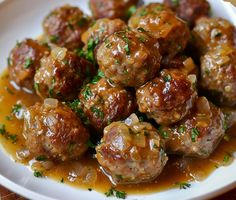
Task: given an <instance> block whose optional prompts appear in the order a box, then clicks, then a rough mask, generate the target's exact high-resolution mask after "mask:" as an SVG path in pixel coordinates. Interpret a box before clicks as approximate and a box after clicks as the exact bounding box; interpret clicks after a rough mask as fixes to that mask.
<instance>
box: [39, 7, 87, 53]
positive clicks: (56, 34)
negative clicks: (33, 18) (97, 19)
mask: <svg viewBox="0 0 236 200" xmlns="http://www.w3.org/2000/svg"><path fill="white" fill-rule="evenodd" d="M89 24H90V19H89V18H88V17H87V16H86V15H84V13H83V12H82V11H81V10H80V9H79V8H77V7H73V6H70V5H65V6H62V7H59V8H56V9H55V10H53V11H52V12H51V13H50V14H49V15H48V16H47V17H46V18H45V19H44V21H43V29H44V34H45V35H46V37H47V38H48V40H49V41H50V42H52V43H55V44H57V45H59V46H61V47H66V48H68V49H70V50H73V49H75V48H80V47H82V41H81V35H82V33H83V32H85V31H86V30H87V29H88V26H89Z"/></svg>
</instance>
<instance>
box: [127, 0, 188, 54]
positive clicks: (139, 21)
mask: <svg viewBox="0 0 236 200" xmlns="http://www.w3.org/2000/svg"><path fill="white" fill-rule="evenodd" d="M129 26H130V27H131V28H133V29H139V30H143V31H144V32H145V33H147V34H149V35H151V36H152V37H154V38H155V39H156V40H157V41H158V42H159V44H160V50H161V54H162V55H163V56H168V57H171V58H172V57H174V56H175V55H176V54H178V53H179V52H181V51H183V50H184V49H185V47H186V45H187V42H188V40H189V38H190V32H189V29H188V26H187V25H186V24H185V22H183V21H181V20H180V19H178V18H177V17H176V16H175V14H174V13H173V12H172V11H171V10H170V9H169V8H167V7H166V6H164V5H163V4H159V3H152V4H149V5H147V6H142V7H140V8H139V9H138V10H137V11H136V13H134V14H133V15H132V16H131V18H130V19H129Z"/></svg>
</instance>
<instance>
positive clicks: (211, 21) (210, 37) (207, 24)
mask: <svg viewBox="0 0 236 200" xmlns="http://www.w3.org/2000/svg"><path fill="white" fill-rule="evenodd" d="M234 31H235V28H234V26H233V25H232V24H231V23H230V22H229V21H227V20H225V19H222V18H201V19H199V20H197V23H196V26H195V27H194V29H193V31H192V36H193V38H192V44H193V46H195V47H196V48H197V50H198V51H199V54H200V55H204V54H205V53H206V52H207V51H209V50H210V49H212V48H215V47H216V46H218V45H221V44H228V45H231V46H234V45H235V35H234V34H235V32H234Z"/></svg>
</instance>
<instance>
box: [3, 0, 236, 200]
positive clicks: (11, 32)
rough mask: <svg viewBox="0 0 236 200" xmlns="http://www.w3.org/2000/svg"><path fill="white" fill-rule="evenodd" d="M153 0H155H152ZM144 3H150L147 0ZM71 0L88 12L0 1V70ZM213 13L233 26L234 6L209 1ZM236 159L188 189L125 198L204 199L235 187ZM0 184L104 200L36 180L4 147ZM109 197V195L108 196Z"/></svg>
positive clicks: (53, 0) (42, 195) (45, 194)
mask: <svg viewBox="0 0 236 200" xmlns="http://www.w3.org/2000/svg"><path fill="white" fill-rule="evenodd" d="M0 1H1V0H0ZM153 1H154V0H153ZM145 2H146V3H148V2H151V1H149V0H146V1H145ZM66 3H70V4H72V5H77V6H79V7H80V8H82V9H83V10H84V11H85V12H86V13H88V14H89V9H88V1H87V0H5V1H4V2H3V3H2V4H0V71H2V70H3V69H4V66H6V58H7V57H8V54H9V51H10V50H11V48H12V47H13V46H14V45H15V43H16V40H22V39H24V38H26V37H31V38H35V37H37V36H38V35H40V34H41V33H42V28H41V23H42V20H43V18H44V17H45V16H46V15H47V14H48V13H49V11H50V10H51V9H53V8H55V7H57V6H59V5H63V4H66ZM210 3H211V5H212V11H213V14H214V15H215V16H221V17H224V18H226V19H228V20H230V21H231V22H232V23H234V25H236V20H235V19H236V9H235V8H234V7H232V6H231V5H230V4H229V3H223V1H221V0H210ZM235 169H236V161H234V162H233V164H231V165H230V166H228V167H221V168H219V169H217V170H216V171H215V172H214V173H212V174H211V175H210V176H209V177H208V178H207V179H206V180H204V181H202V182H199V183H192V187H191V188H190V189H188V190H179V189H172V190H168V191H163V192H159V193H155V194H150V195H137V196H134V195H129V196H128V198H127V199H128V200H145V199H152V200H153V199H155V200H156V199H159V200H165V199H166V200H167V199H175V200H178V199H181V200H183V199H205V198H210V197H213V196H215V195H218V194H220V193H222V192H225V191H227V190H229V189H231V188H233V187H235V186H236V174H235ZM0 184H1V185H3V186H5V187H7V188H9V189H11V190H13V191H14V192H16V193H19V194H21V195H22V196H25V197H27V198H30V199H35V200H36V199H37V200H39V199H40V200H52V199H62V200H65V199H66V200H74V199H78V200H79V199H81V200H93V199H96V200H103V199H105V196H104V195H103V194H100V193H97V192H95V191H92V192H89V191H85V190H80V189H77V188H72V187H69V186H67V185H65V184H60V183H57V182H55V181H53V180H48V179H38V178H35V177H34V176H33V173H32V172H31V171H30V170H28V169H27V168H26V167H25V166H23V165H21V164H17V163H14V162H13V161H12V160H11V159H10V158H9V156H8V155H6V153H4V150H0ZM109 199H112V198H109Z"/></svg>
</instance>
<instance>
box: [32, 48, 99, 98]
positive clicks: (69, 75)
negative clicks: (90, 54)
mask: <svg viewBox="0 0 236 200" xmlns="http://www.w3.org/2000/svg"><path fill="white" fill-rule="evenodd" d="M94 71H95V69H94V66H93V65H91V64H90V63H89V62H88V61H86V60H85V59H83V58H80V57H77V56H76V55H75V54H73V53H72V52H70V51H68V50H67V49H66V48H60V47H55V48H53V49H52V51H51V54H50V55H49V56H48V57H44V58H42V59H41V67H40V68H39V69H38V70H37V72H36V74H35V77H34V81H35V87H36V92H37V94H38V95H39V96H40V97H42V98H47V97H53V98H57V99H61V100H71V99H73V98H74V97H76V95H77V94H78V91H79V89H80V87H81V86H82V84H83V82H84V81H85V80H86V79H87V78H88V77H89V76H92V75H93V74H94Z"/></svg>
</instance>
